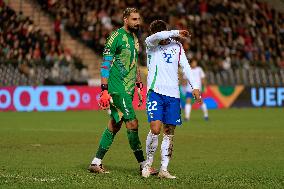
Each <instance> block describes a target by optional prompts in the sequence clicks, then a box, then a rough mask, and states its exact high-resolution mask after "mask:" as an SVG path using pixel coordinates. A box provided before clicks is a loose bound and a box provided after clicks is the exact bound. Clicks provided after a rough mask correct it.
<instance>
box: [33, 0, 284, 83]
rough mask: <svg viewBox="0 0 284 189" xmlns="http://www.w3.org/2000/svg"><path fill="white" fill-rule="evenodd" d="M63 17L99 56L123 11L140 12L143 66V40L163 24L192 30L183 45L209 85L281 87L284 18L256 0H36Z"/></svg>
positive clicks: (66, 26) (81, 39) (56, 16)
mask: <svg viewBox="0 0 284 189" xmlns="http://www.w3.org/2000/svg"><path fill="white" fill-rule="evenodd" d="M33 1H34V2H35V3H38V4H40V5H41V6H42V8H43V9H44V10H45V11H46V12H48V13H50V15H52V16H53V18H54V19H55V18H57V19H58V18H60V20H61V23H62V24H63V26H64V28H65V29H66V30H67V31H69V32H70V34H71V35H72V36H74V37H75V38H76V39H78V40H80V41H82V42H83V43H85V44H87V45H88V46H89V47H91V48H92V49H93V50H94V51H95V52H96V53H101V52H102V49H103V46H104V43H105V40H106V38H107V36H108V35H109V33H110V32H111V31H112V30H114V29H116V28H118V27H120V26H121V25H122V20H121V16H122V11H123V10H124V8H126V7H138V8H139V10H140V11H141V15H142V17H143V25H142V31H141V33H140V38H141V44H142V47H141V48H140V52H142V53H141V54H142V56H141V58H142V61H141V64H142V65H145V63H146V57H145V52H144V51H143V49H144V48H145V47H144V46H143V43H142V41H143V40H144V39H145V38H146V36H148V35H149V31H148V27H149V23H150V22H151V21H153V20H154V19H163V20H165V21H167V22H168V23H169V27H170V28H175V29H188V28H190V30H191V33H192V38H191V39H190V40H189V41H186V42H184V48H185V49H186V52H187V55H188V57H189V58H191V57H193V56H195V57H196V58H197V59H198V61H199V64H200V65H201V66H202V67H203V68H204V69H205V71H206V73H207V75H208V80H209V83H211V84H219V85H235V84H245V85H247V86H268V85H276V86H277V85H283V84H284V77H283V68H284V46H283V44H284V13H282V12H278V11H276V10H275V9H274V8H272V7H270V6H269V5H268V4H267V3H264V2H261V1H258V0H243V1H237V0H230V1H221V0H194V1H178V2H176V1H174V0H156V1H149V0H140V1H129V0H121V1H112V0H96V1H88V0H80V1H74V0H60V1H59V0H53V1H45V0H33Z"/></svg>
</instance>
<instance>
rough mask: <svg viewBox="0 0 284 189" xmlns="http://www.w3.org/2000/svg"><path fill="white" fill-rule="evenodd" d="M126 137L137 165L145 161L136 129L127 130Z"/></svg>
mask: <svg viewBox="0 0 284 189" xmlns="http://www.w3.org/2000/svg"><path fill="white" fill-rule="evenodd" d="M127 137H128V141H129V144H130V147H131V149H132V150H133V152H134V155H135V157H136V159H137V161H138V163H140V162H143V161H145V158H144V155H143V151H142V147H141V142H140V140H139V136H138V130H137V129H135V130H134V129H127Z"/></svg>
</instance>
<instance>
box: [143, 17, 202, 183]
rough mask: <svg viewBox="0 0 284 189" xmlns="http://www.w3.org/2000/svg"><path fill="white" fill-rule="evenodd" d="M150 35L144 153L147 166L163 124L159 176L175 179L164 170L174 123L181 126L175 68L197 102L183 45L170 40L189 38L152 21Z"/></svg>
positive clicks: (198, 92)
mask: <svg viewBox="0 0 284 189" xmlns="http://www.w3.org/2000/svg"><path fill="white" fill-rule="evenodd" d="M150 32H151V34H152V35H150V36H149V37H147V38H146V40H145V43H146V48H147V49H146V53H147V67H148V78H147V86H148V94H147V115H148V121H149V122H150V128H151V130H150V132H149V134H148V136H147V139H146V153H147V162H148V164H149V167H150V166H151V165H152V163H153V157H154V153H155V151H156V149H157V146H158V136H159V134H160V132H161V128H162V126H163V141H162V144H161V168H160V171H159V175H158V176H159V177H160V178H172V179H173V178H175V176H172V175H171V174H170V173H169V172H168V170H167V167H168V164H169V160H170V158H171V155H172V150H173V136H174V130H175V126H176V125H181V123H182V120H181V116H180V114H181V110H180V93H179V79H178V67H179V66H180V67H181V68H182V71H183V73H184V75H185V76H186V78H187V80H188V82H190V84H191V85H192V87H193V91H192V93H193V95H194V96H195V97H196V100H197V102H201V97H200V91H199V89H198V84H197V81H196V79H195V78H194V77H193V74H192V73H191V72H192V70H191V68H190V65H189V63H188V60H187V58H186V56H185V53H184V49H183V46H182V44H181V43H180V42H178V41H176V40H174V39H173V38H174V37H177V38H186V37H189V32H188V31H186V30H171V31H167V24H166V23H165V22H164V21H162V20H155V21H153V22H152V23H151V24H150Z"/></svg>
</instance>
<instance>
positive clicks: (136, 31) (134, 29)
mask: <svg viewBox="0 0 284 189" xmlns="http://www.w3.org/2000/svg"><path fill="white" fill-rule="evenodd" d="M127 29H128V31H130V32H131V33H135V34H137V33H138V31H139V29H140V26H139V25H138V26H137V27H136V28H135V27H130V26H128V27H127Z"/></svg>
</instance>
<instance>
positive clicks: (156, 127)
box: [150, 120, 162, 135]
mask: <svg viewBox="0 0 284 189" xmlns="http://www.w3.org/2000/svg"><path fill="white" fill-rule="evenodd" d="M161 127H162V122H161V121H160V120H156V121H151V123H150V128H151V133H152V134H154V135H159V134H160V132H161Z"/></svg>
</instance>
